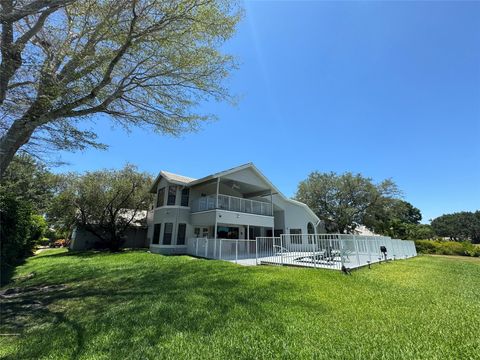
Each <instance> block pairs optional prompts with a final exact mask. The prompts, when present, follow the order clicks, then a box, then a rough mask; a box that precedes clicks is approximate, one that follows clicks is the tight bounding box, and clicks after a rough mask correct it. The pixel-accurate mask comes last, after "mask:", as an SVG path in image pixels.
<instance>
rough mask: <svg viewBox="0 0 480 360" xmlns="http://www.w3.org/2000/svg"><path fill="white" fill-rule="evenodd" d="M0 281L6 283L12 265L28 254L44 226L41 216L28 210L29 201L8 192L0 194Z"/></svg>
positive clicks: (40, 237) (11, 271)
mask: <svg viewBox="0 0 480 360" xmlns="http://www.w3.org/2000/svg"><path fill="white" fill-rule="evenodd" d="M0 224H1V226H0V240H1V244H0V264H1V266H0V271H1V278H0V284H1V285H4V284H6V283H8V281H9V280H10V277H11V275H12V273H13V269H14V268H15V266H16V265H18V264H20V263H21V262H22V260H23V259H24V258H25V257H27V256H30V255H32V253H33V249H34V247H35V246H36V245H37V244H38V242H39V240H40V239H42V238H43V234H44V233H45V230H46V229H47V223H46V221H45V219H44V218H43V216H41V215H35V214H33V213H32V206H31V203H30V202H28V201H26V200H23V199H21V198H18V197H15V196H14V195H13V194H11V193H3V192H1V193H0Z"/></svg>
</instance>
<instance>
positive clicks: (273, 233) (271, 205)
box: [265, 189, 275, 238]
mask: <svg viewBox="0 0 480 360" xmlns="http://www.w3.org/2000/svg"><path fill="white" fill-rule="evenodd" d="M270 207H271V209H272V210H271V211H272V216H273V194H272V189H270ZM265 235H267V234H265ZM274 237H275V218H273V226H272V238H274Z"/></svg>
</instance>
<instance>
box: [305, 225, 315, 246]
mask: <svg viewBox="0 0 480 360" xmlns="http://www.w3.org/2000/svg"><path fill="white" fill-rule="evenodd" d="M307 233H308V235H309V236H308V243H309V244H313V239H314V238H315V236H314V234H315V229H314V228H313V224H312V223H311V222H309V223H308V224H307Z"/></svg>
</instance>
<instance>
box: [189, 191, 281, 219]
mask: <svg viewBox="0 0 480 360" xmlns="http://www.w3.org/2000/svg"><path fill="white" fill-rule="evenodd" d="M215 209H220V210H228V211H237V212H242V213H247V214H254V215H265V216H273V211H272V204H270V203H267V202H263V201H256V200H249V199H244V198H239V197H234V196H229V195H221V194H218V204H217V196H216V195H208V196H203V197H201V198H198V199H196V200H194V201H193V202H192V204H191V211H192V212H199V211H207V210H215Z"/></svg>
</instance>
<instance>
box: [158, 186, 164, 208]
mask: <svg viewBox="0 0 480 360" xmlns="http://www.w3.org/2000/svg"><path fill="white" fill-rule="evenodd" d="M164 201H165V188H164V187H163V188H161V189H158V193H157V207H160V206H163V203H164Z"/></svg>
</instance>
